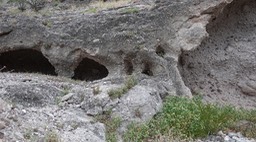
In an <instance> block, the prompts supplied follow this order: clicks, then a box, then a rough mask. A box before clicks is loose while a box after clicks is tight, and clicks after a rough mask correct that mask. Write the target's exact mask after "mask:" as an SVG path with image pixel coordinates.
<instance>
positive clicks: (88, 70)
mask: <svg viewBox="0 0 256 142" xmlns="http://www.w3.org/2000/svg"><path fill="white" fill-rule="evenodd" d="M107 76H108V70H107V68H106V67H105V66H103V65H101V64H100V63H98V62H96V61H94V60H92V59H89V58H84V59H83V60H82V61H81V62H80V63H79V65H78V66H77V68H76V69H75V75H74V76H73V79H77V80H86V81H93V80H99V79H102V78H105V77H107Z"/></svg>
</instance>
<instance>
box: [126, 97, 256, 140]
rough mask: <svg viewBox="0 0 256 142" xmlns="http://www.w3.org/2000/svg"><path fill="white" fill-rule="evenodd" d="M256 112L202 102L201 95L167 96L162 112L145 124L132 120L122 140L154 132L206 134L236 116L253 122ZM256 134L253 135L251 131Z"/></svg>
mask: <svg viewBox="0 0 256 142" xmlns="http://www.w3.org/2000/svg"><path fill="white" fill-rule="evenodd" d="M255 119H256V112H255V111H254V112H253V111H246V110H237V109H234V108H232V107H230V106H225V107H220V106H217V105H213V104H204V103H203V102H202V101H201V99H199V98H198V97H197V98H194V99H188V98H180V97H170V98H168V99H167V100H166V102H165V103H164V106H163V110H162V112H160V113H159V114H157V115H156V116H155V118H154V119H152V120H151V121H149V122H148V123H146V124H142V125H136V124H131V125H130V126H129V128H128V131H127V132H126V133H125V134H124V140H125V141H127V142H129V141H137V142H140V141H147V140H149V139H155V138H156V137H157V136H162V135H169V134H170V131H171V133H172V134H173V135H175V136H177V137H181V138H183V139H187V138H188V139H189V138H198V137H205V136H207V135H209V134H213V133H216V132H217V131H219V130H223V129H225V128H230V127H231V126H232V125H233V124H235V122H237V121H239V120H248V121H250V122H255V123H256V120H255ZM254 137H256V135H254Z"/></svg>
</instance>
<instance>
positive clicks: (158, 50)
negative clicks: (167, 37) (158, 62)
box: [156, 45, 165, 57]
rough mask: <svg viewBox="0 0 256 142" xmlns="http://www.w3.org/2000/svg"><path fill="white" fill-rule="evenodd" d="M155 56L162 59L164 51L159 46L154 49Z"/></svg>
mask: <svg viewBox="0 0 256 142" xmlns="http://www.w3.org/2000/svg"><path fill="white" fill-rule="evenodd" d="M156 54H157V55H158V56H160V57H163V56H164V55H165V51H164V49H163V47H162V46H160V45H159V46H157V47H156Z"/></svg>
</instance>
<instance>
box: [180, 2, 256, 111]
mask: <svg viewBox="0 0 256 142" xmlns="http://www.w3.org/2000/svg"><path fill="white" fill-rule="evenodd" d="M255 8H256V3H255V1H253V0H243V1H238V0H235V1H233V2H232V3H230V4H229V5H227V6H226V7H223V8H222V9H221V11H219V15H218V16H216V17H213V19H211V20H210V22H209V24H208V25H207V27H206V28H207V32H208V34H209V37H208V38H206V39H204V40H203V42H202V43H201V45H200V46H199V47H198V48H196V49H195V50H191V51H184V52H182V54H181V57H180V65H179V70H180V72H181V74H182V76H183V80H184V82H185V84H186V85H187V86H188V87H189V88H190V89H191V90H192V92H194V93H201V94H203V95H204V99H205V100H206V101H208V102H217V103H223V104H231V105H234V106H241V107H246V108H255V107H256V105H255V104H256V98H255V97H252V96H255V79H252V77H253V76H255V73H256V60H255V58H256V56H255V55H256V48H255V46H254V45H255V40H254V39H255V24H253V23H255V22H256V21H255V18H253V17H255V16H256V12H255V10H256V9H255ZM244 94H247V95H249V96H246V95H244ZM241 100H242V101H241Z"/></svg>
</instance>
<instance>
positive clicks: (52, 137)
mask: <svg viewBox="0 0 256 142" xmlns="http://www.w3.org/2000/svg"><path fill="white" fill-rule="evenodd" d="M44 142H60V139H59V136H58V134H57V133H56V132H55V131H52V130H51V131H48V132H47V133H46V136H45V138H44Z"/></svg>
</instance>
